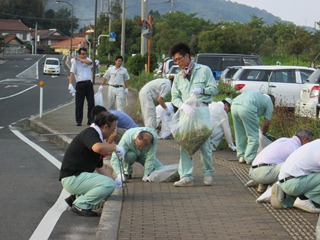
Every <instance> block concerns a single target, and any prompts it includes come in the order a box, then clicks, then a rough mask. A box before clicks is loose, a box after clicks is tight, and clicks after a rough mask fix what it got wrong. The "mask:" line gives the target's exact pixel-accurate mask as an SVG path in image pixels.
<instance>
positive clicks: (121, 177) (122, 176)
mask: <svg viewBox="0 0 320 240" xmlns="http://www.w3.org/2000/svg"><path fill="white" fill-rule="evenodd" d="M116 179H118V180H117V181H120V182H121V181H122V182H125V181H126V177H125V176H124V174H123V173H122V174H120V173H119V174H118V175H117V178H116ZM121 179H122V180H121Z"/></svg>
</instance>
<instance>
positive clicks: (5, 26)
mask: <svg viewBox="0 0 320 240" xmlns="http://www.w3.org/2000/svg"><path fill="white" fill-rule="evenodd" d="M8 34H15V35H16V36H17V38H19V39H20V40H21V41H23V42H27V41H30V40H31V30H30V28H28V27H27V26H26V25H25V24H23V23H22V22H21V21H20V20H15V19H0V35H8Z"/></svg>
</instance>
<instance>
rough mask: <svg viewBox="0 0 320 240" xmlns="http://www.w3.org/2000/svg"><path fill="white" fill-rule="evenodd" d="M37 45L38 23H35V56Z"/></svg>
mask: <svg viewBox="0 0 320 240" xmlns="http://www.w3.org/2000/svg"><path fill="white" fill-rule="evenodd" d="M37 45H38V23H37V22H36V29H35V32H34V54H37V47H38V46H37Z"/></svg>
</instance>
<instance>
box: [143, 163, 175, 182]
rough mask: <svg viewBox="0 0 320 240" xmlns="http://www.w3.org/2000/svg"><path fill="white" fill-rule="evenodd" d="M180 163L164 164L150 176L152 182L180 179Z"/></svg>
mask: <svg viewBox="0 0 320 240" xmlns="http://www.w3.org/2000/svg"><path fill="white" fill-rule="evenodd" d="M178 168H179V164H172V165H163V166H161V167H160V168H158V169H157V170H154V171H153V172H152V173H151V174H150V175H149V178H150V180H151V182H172V181H176V180H178V179H179V173H178Z"/></svg>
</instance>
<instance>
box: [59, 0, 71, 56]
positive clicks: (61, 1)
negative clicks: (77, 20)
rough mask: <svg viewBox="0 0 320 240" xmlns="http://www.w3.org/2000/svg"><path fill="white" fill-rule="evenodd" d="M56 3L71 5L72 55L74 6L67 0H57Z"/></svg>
mask: <svg viewBox="0 0 320 240" xmlns="http://www.w3.org/2000/svg"><path fill="white" fill-rule="evenodd" d="M56 3H65V4H68V5H69V6H70V7H71V41H70V53H71V56H72V48H73V45H72V38H73V6H72V4H71V3H69V2H66V1H61V0H56Z"/></svg>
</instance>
